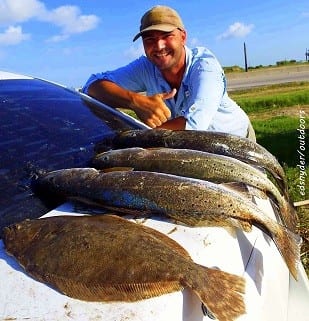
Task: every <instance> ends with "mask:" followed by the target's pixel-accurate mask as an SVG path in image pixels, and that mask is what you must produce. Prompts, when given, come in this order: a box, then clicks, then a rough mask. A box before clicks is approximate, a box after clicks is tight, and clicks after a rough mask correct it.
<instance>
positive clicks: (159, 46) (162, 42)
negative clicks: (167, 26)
mask: <svg viewBox="0 0 309 321" xmlns="http://www.w3.org/2000/svg"><path fill="white" fill-rule="evenodd" d="M156 45H157V49H158V50H161V49H164V48H165V40H164V39H158V40H157V42H156Z"/></svg>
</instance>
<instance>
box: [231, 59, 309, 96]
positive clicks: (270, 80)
mask: <svg viewBox="0 0 309 321" xmlns="http://www.w3.org/2000/svg"><path fill="white" fill-rule="evenodd" d="M226 77H227V84H228V89H229V90H235V89H244V88H250V87H256V86H263V85H270V84H280V83H286V82H294V81H309V64H308V65H302V66H287V67H273V68H266V69H256V70H249V71H248V72H232V73H227V74H226Z"/></svg>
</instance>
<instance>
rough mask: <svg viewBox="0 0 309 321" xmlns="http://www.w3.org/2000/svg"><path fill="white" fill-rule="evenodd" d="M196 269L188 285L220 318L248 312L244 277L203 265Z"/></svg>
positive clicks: (227, 319)
mask: <svg viewBox="0 0 309 321" xmlns="http://www.w3.org/2000/svg"><path fill="white" fill-rule="evenodd" d="M196 265H197V264H196ZM196 269H197V272H196ZM196 269H194V270H192V271H193V273H191V274H190V275H189V276H188V278H189V280H187V282H188V284H186V285H187V286H189V287H190V288H191V289H192V290H193V291H194V292H195V293H196V294H197V295H198V297H199V298H200V299H201V301H202V302H203V304H204V305H205V306H206V307H207V308H208V309H209V310H210V311H211V313H212V314H213V315H214V316H215V317H216V318H217V319H218V320H220V321H229V320H235V319H236V318H238V317H239V316H240V315H242V314H244V313H245V312H246V308H245V303H244V297H243V294H244V293H245V280H244V278H242V277H240V276H237V275H233V274H230V273H227V272H223V271H220V270H217V269H209V268H207V267H204V266H201V265H197V268H196ZM185 281H186V280H185Z"/></svg>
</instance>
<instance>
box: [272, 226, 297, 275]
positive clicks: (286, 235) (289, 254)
mask: <svg viewBox="0 0 309 321" xmlns="http://www.w3.org/2000/svg"><path fill="white" fill-rule="evenodd" d="M271 237H272V239H273V241H274V242H275V244H276V246H277V248H278V250H279V252H280V253H281V255H282V257H283V259H284V260H285V262H286V264H287V266H288V268H289V271H290V273H291V274H292V276H293V277H294V279H295V280H297V269H298V264H299V262H300V244H301V237H300V236H299V235H297V234H295V233H293V232H292V231H290V230H289V229H288V228H286V227H284V226H282V225H280V224H277V228H276V231H275V232H274V233H272V234H271Z"/></svg>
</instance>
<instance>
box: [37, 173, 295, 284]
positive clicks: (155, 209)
mask: <svg viewBox="0 0 309 321" xmlns="http://www.w3.org/2000/svg"><path fill="white" fill-rule="evenodd" d="M37 185H38V187H39V188H40V189H44V190H45V191H47V192H48V193H57V194H61V195H64V196H66V197H67V198H78V199H79V200H86V201H92V202H95V203H97V204H100V205H101V206H103V207H105V208H107V209H113V210H117V209H118V211H122V212H124V211H126V212H127V213H132V211H134V212H135V213H136V214H143V213H144V214H145V213H156V214H162V215H165V216H167V217H171V218H174V219H175V220H177V221H178V222H182V223H184V224H187V225H189V226H209V225H213V226H214V225H215V226H236V227H240V228H243V229H244V230H248V227H249V228H250V227H251V225H255V226H256V227H258V228H260V229H261V230H263V231H264V232H265V233H266V234H268V235H269V236H270V237H271V238H272V239H273V241H274V242H275V244H276V246H277V248H278V250H279V252H280V253H281V255H282V256H283V258H284V260H285V262H286V264H287V266H288V267H289V270H290V272H291V274H292V275H293V276H294V278H295V279H297V265H298V263H299V261H300V251H299V245H300V238H299V236H298V235H296V234H294V233H293V232H291V231H290V230H288V229H287V228H285V227H284V226H281V225H280V224H278V223H277V222H276V221H274V220H273V219H271V218H269V217H268V216H267V215H266V214H265V213H264V212H263V211H262V210H260V209H259V208H258V207H257V206H256V205H255V204H254V203H253V202H251V201H249V200H248V199H246V198H244V197H241V196H240V195H239V194H238V193H235V192H232V191H230V190H229V189H227V188H224V187H223V186H220V185H218V184H215V183H211V182H208V181H203V180H198V179H193V178H187V177H181V176H177V175H172V174H164V173H156V172H148V171H114V172H108V173H104V172H102V171H98V170H96V169H94V168H72V169H63V170H58V171H53V172H49V173H47V174H46V175H44V176H42V177H40V178H39V179H38V181H37ZM249 230H250V229H249Z"/></svg>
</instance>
